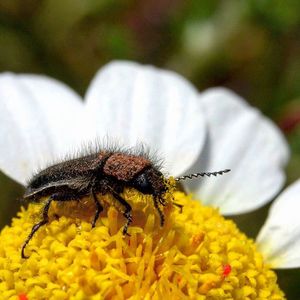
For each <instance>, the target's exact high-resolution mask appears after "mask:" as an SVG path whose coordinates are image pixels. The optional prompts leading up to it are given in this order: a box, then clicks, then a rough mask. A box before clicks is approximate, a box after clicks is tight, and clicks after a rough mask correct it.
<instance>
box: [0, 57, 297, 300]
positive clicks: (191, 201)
mask: <svg viewBox="0 0 300 300" xmlns="http://www.w3.org/2000/svg"><path fill="white" fill-rule="evenodd" d="M0 115H1V117H0V140H1V148H0V168H1V170H2V171H3V172H4V173H6V174H7V175H8V176H10V177H11V178H13V179H14V180H16V181H18V182H19V183H21V184H23V185H26V182H27V180H28V179H29V178H30V177H31V176H32V174H33V173H34V172H36V170H38V169H41V168H44V167H46V166H48V165H49V164H51V162H55V161H58V160H59V159H61V158H62V157H64V156H65V155H66V154H69V153H74V151H76V150H78V149H80V148H81V146H82V144H83V143H87V142H89V141H93V140H95V139H100V140H101V139H103V138H104V137H106V136H108V137H110V138H112V139H114V140H117V141H118V142H120V143H121V144H124V145H127V146H129V147H130V146H135V145H136V144H137V143H138V142H143V143H145V144H147V145H148V146H149V147H150V148H151V149H154V150H158V151H159V153H160V157H161V158H163V160H164V168H165V170H166V171H167V172H168V173H166V176H169V175H172V176H175V177H176V176H180V175H182V174H186V173H187V174H188V173H193V172H199V171H203V170H211V171H214V170H221V169H226V168H230V169H232V171H231V173H230V174H227V175H224V176H221V177H218V178H203V179H201V180H198V179H196V180H193V181H184V182H183V188H184V190H185V191H187V192H188V194H185V193H183V192H181V191H179V190H175V189H174V188H173V187H172V182H173V183H174V179H173V178H172V177H170V179H169V182H170V192H169V193H168V195H167V196H166V198H167V199H166V200H167V202H168V205H166V207H165V208H164V213H165V215H166V224H165V225H164V226H163V227H160V225H159V216H158V215H157V213H156V211H155V209H154V208H153V205H151V203H152V202H151V199H150V198H151V196H145V195H141V194H140V193H138V192H137V191H136V190H134V189H126V190H125V191H124V193H123V196H124V198H125V199H126V200H127V201H128V202H129V203H130V204H131V205H132V207H133V220H134V221H133V223H132V225H131V226H130V228H129V233H130V236H126V237H124V236H123V235H122V226H123V224H124V218H123V216H122V213H120V211H119V209H118V207H115V206H114V205H111V206H107V207H106V209H105V210H104V212H103V213H102V214H101V217H100V219H99V220H98V222H97V225H96V227H95V228H91V224H90V221H89V218H90V217H91V215H93V211H94V209H95V208H94V207H93V203H92V201H89V200H88V199H85V200H83V201H82V202H80V203H78V202H75V203H73V202H72V203H71V202H70V203H68V204H67V205H65V207H63V208H62V207H60V206H59V205H55V204H54V205H53V207H52V208H51V213H50V212H49V214H50V215H51V216H52V217H51V218H52V219H51V221H50V222H49V223H48V224H47V225H45V226H44V227H42V228H41V229H40V230H39V231H38V232H37V233H36V235H35V236H34V237H33V239H32V240H31V241H30V243H29V245H28V248H26V251H27V252H28V253H29V254H30V256H29V258H28V259H22V258H21V255H20V250H21V247H22V244H23V243H24V240H25V239H26V237H27V235H28V234H29V232H30V230H31V227H32V226H33V224H34V223H36V222H35V219H36V218H37V217H38V215H39V211H40V208H41V207H40V206H39V205H36V204H35V205H32V204H30V205H29V207H28V208H26V209H24V208H22V209H21V211H20V213H19V214H18V216H17V217H16V218H14V219H13V220H12V225H11V226H6V227H5V228H4V229H3V230H2V232H1V234H0V295H1V298H2V299H142V298H143V299H162V298H163V297H164V298H165V299H229V298H234V299H257V298H259V299H284V294H283V292H282V291H281V290H280V288H279V287H278V284H277V279H276V275H275V273H274V272H273V271H272V270H271V268H293V267H298V266H300V255H299V253H300V252H299V248H300V239H299V235H300V226H299V225H300V224H299V223H300V219H299V218H298V210H299V202H297V200H298V199H297V198H298V197H299V196H298V195H299V194H300V181H297V182H296V183H294V184H293V185H291V186H290V187H288V188H287V189H286V190H285V191H284V192H283V193H282V194H281V195H279V196H278V197H277V199H276V200H275V202H274V203H273V205H272V207H271V209H270V212H269V216H268V218H267V220H266V222H265V224H264V226H263V227H262V229H261V231H260V232H259V234H258V237H257V239H256V241H253V240H251V239H249V238H247V237H246V236H245V235H244V234H243V233H241V232H240V231H239V230H238V228H237V227H236V225H235V224H234V223H233V222H232V221H231V220H227V219H225V218H224V217H223V216H222V215H221V214H223V215H229V214H230V215H234V214H240V213H244V212H249V211H252V210H255V209H257V208H259V207H261V206H263V205H264V204H266V203H267V202H269V201H270V200H272V199H273V198H274V197H275V196H276V194H277V193H278V192H279V191H280V190H281V188H282V187H283V185H284V181H285V175H284V171H283V168H284V166H285V165H286V163H287V161H288V158H289V150H288V147H287V144H286V142H285V140H284V138H283V136H282V134H281V132H280V131H279V130H278V128H277V127H276V126H275V125H274V124H273V123H272V121H270V120H269V119H267V118H266V117H264V116H263V115H262V114H261V113H260V112H259V111H258V110H256V109H255V108H253V107H251V106H249V105H248V104H247V103H246V102H245V101H244V100H243V99H241V98H240V97H239V96H237V95H236V94H234V93H233V92H231V91H229V90H227V89H221V88H217V89H215V88H214V89H209V90H207V91H204V92H202V93H199V92H198V91H197V90H196V89H195V88H194V87H193V86H192V85H191V84H190V83H188V82H187V81H186V80H185V79H184V78H182V77H181V76H179V75H177V74H175V73H173V72H170V71H165V70H160V69H156V68H154V67H150V66H141V65H138V64H135V63H130V62H113V63H110V64H109V65H107V66H105V67H104V68H103V69H101V70H100V71H99V72H98V74H97V75H96V76H95V78H94V79H93V81H92V83H91V85H90V87H89V88H88V90H87V93H86V95H85V99H84V101H82V99H81V97H80V96H78V95H77V94H76V93H75V92H74V91H72V90H71V89H70V88H68V87H67V86H66V85H64V84H63V83H60V82H58V81H56V80H54V79H50V78H48V77H45V76H38V75H16V74H12V73H4V74H1V75H0ZM106 197H108V198H112V196H111V195H106ZM108 200H110V201H113V199H108ZM108 200H107V201H108ZM173 200H174V201H175V202H177V203H180V204H182V205H183V210H182V212H181V211H180V210H178V209H176V208H175V207H173V205H172V201H173ZM57 215H58V216H59V217H58V218H57V217H55V216H57Z"/></svg>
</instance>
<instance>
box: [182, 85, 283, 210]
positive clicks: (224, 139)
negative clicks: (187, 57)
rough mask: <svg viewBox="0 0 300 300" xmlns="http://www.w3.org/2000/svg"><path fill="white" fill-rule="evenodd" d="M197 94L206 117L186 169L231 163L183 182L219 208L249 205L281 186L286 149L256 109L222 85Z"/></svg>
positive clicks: (262, 201)
mask: <svg viewBox="0 0 300 300" xmlns="http://www.w3.org/2000/svg"><path fill="white" fill-rule="evenodd" d="M200 96H201V98H200V99H201V104H202V105H203V109H204V113H205V116H206V118H207V123H208V136H207V137H208V139H207V144H206V145H205V147H204V150H203V152H202V154H201V157H200V159H199V160H198V161H197V163H196V164H195V165H194V166H193V169H192V170H191V171H192V172H197V171H198V172H199V171H200V170H208V171H217V170H222V169H227V168H228V169H231V170H232V171H231V172H230V173H227V174H225V175H223V176H220V177H218V178H215V179H214V178H204V179H203V180H202V179H199V180H193V181H191V182H185V184H186V186H187V187H188V189H189V190H190V191H192V192H193V193H195V194H196V195H197V196H198V197H200V199H201V200H203V202H205V203H209V204H212V205H214V206H217V207H220V208H221V212H222V213H223V214H238V213H241V212H247V211H251V210H254V209H256V208H258V207H260V206H262V205H263V204H265V203H266V202H268V201H270V200H271V199H272V197H274V196H275V195H276V193H277V192H278V191H279V190H280V189H281V188H282V186H283V183H284V181H285V175H284V172H283V167H284V165H285V164H286V163H287V160H288V157H289V151H288V147H287V144H286V141H285V139H284V137H283V135H282V134H281V132H280V131H279V129H278V128H277V127H276V126H275V125H274V124H273V123H272V121H270V120H269V119H267V118H266V117H264V116H263V115H262V114H261V113H260V112H259V111H258V110H257V109H255V108H253V107H251V106H249V105H248V104H247V103H246V102H245V101H244V100H243V99H241V98H240V97H238V96H237V95H235V94H234V93H232V92H230V91H229V90H226V89H210V90H208V91H206V92H205V93H203V94H202V95H200Z"/></svg>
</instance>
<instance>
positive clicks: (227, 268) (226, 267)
mask: <svg viewBox="0 0 300 300" xmlns="http://www.w3.org/2000/svg"><path fill="white" fill-rule="evenodd" d="M230 272H231V265H229V264H226V265H224V266H223V276H224V277H226V276H228V275H229V274H230Z"/></svg>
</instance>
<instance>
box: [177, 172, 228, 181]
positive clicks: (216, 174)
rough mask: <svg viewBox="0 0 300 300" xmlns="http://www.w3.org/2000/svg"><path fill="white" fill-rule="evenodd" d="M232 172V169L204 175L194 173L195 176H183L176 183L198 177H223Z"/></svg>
mask: <svg viewBox="0 0 300 300" xmlns="http://www.w3.org/2000/svg"><path fill="white" fill-rule="evenodd" d="M228 172H230V169H225V170H222V171H217V172H202V173H193V174H189V175H183V176H180V177H177V178H175V180H176V181H181V180H186V179H192V178H193V177H195V178H197V177H200V176H201V177H204V176H208V177H210V176H218V175H223V174H224V173H228Z"/></svg>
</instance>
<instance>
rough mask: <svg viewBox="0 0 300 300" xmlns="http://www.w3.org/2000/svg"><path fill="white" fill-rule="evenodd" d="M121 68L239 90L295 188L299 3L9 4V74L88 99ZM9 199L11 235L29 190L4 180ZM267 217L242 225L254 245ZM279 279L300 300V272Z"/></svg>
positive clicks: (69, 0)
mask: <svg viewBox="0 0 300 300" xmlns="http://www.w3.org/2000/svg"><path fill="white" fill-rule="evenodd" d="M113 59H130V60H135V61H139V62H141V63H148V64H154V65H156V66H159V67H163V68H167V69H172V70H175V71H177V72H178V73H180V74H182V75H184V76H185V77H187V78H188V79H189V80H191V81H192V82H193V83H194V84H195V85H196V86H197V88H198V89H199V90H203V89H206V88H208V87H212V86H220V85H222V86H226V87H229V88H231V89H233V90H234V91H235V92H237V93H238V94H240V95H242V96H243V97H244V98H246V99H247V100H248V101H249V102H250V103H251V104H252V105H254V106H256V107H258V108H259V109H260V110H262V111H263V113H264V114H266V115H267V116H269V117H270V118H271V119H273V120H274V121H275V122H276V123H277V124H278V125H279V126H280V127H281V128H282V130H283V131H284V133H285V135H286V138H287V139H288V141H289V144H290V147H291V153H292V156H291V160H290V163H289V165H288V167H287V176H288V180H287V181H288V183H290V182H293V181H294V180H295V179H297V178H299V177H300V1H299V0H286V1H282V0H273V1H267V0H252V1H251V0H250V1H242V0H228V1H213V0H202V1H199V0H192V1H184V0H173V1H172V0H159V1H158V0H144V1H133V0H127V1H109V0H86V1H82V0H62V1H61V0H39V1H38V0H36V1H34V0H1V1H0V71H7V70H9V71H15V72H25V73H30V72H32V73H42V74H48V75H49V76H52V77H55V78H58V79H60V80H62V81H64V82H66V83H67V84H69V85H70V86H71V87H73V88H74V89H75V90H76V91H78V92H79V93H80V94H84V91H85V90H86V88H87V86H88V84H89V82H90V80H91V78H92V77H93V75H94V74H95V72H96V71H97V70H98V69H99V68H100V67H101V66H102V65H104V64H105V63H107V62H109V61H110V60H113ZM1 146H3V145H1ZM0 192H1V201H0V227H1V228H2V227H3V226H4V225H5V224H9V222H10V219H11V217H12V216H13V215H15V213H16V211H17V210H18V209H19V207H20V204H21V202H20V201H18V199H20V198H21V197H22V187H21V186H19V185H17V184H16V183H14V182H13V181H12V180H10V179H9V178H7V177H5V176H4V175H3V174H1V173H0ZM267 209H268V206H267V207H265V208H263V209H260V210H259V211H256V212H254V213H250V214H245V215H243V216H240V217H234V220H235V221H236V222H237V223H238V224H239V226H240V228H241V229H242V230H243V231H245V232H246V233H247V234H248V235H249V236H251V237H255V234H256V233H257V231H258V229H259V227H260V226H261V224H262V223H263V221H264V219H265V217H266V214H267ZM278 275H279V281H280V285H281V287H282V288H283V290H284V291H285V292H286V293H287V296H288V299H300V286H299V285H298V282H299V281H300V271H299V270H286V271H279V272H278Z"/></svg>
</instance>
